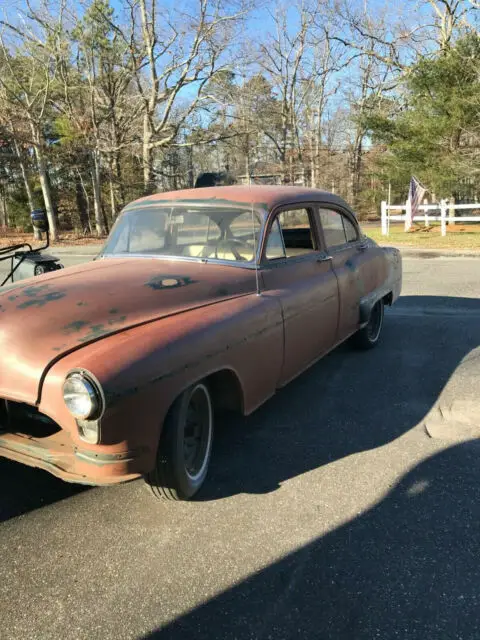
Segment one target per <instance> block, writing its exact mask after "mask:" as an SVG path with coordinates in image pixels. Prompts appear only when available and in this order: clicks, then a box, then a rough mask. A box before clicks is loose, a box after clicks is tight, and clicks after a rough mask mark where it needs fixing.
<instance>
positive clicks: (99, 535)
mask: <svg viewBox="0 0 480 640" xmlns="http://www.w3.org/2000/svg"><path fill="white" fill-rule="evenodd" d="M63 259H64V261H65V262H66V263H67V262H70V260H69V259H68V257H67V256H63ZM82 259H85V258H77V259H75V258H72V259H71V260H72V261H74V260H82ZM404 268H405V284H404V296H403V297H402V298H401V299H400V301H399V302H398V303H397V305H396V307H394V308H393V309H392V310H391V311H390V312H389V313H388V315H387V317H386V323H385V329H384V335H383V341H382V344H381V345H379V347H378V348H377V349H375V350H373V351H371V352H368V353H357V352H354V351H351V350H350V349H349V347H347V346H343V347H340V348H339V349H337V350H336V351H335V352H333V353H332V354H330V355H329V356H328V357H327V358H325V359H324V360H323V361H322V362H320V363H319V364H318V365H316V366H315V367H314V368H313V369H311V370H310V371H309V372H307V373H306V374H304V375H303V376H301V377H300V378H298V379H297V380H296V381H294V382H293V383H291V384H290V385H289V386H288V387H287V388H286V389H284V390H283V391H281V392H280V393H279V394H277V396H276V397H275V398H273V399H272V400H271V401H269V402H268V403H267V404H266V405H264V406H263V407H262V408H261V409H259V410H258V411H257V412H256V413H255V414H254V415H252V416H250V417H249V418H247V419H238V420H234V421H232V422H231V423H229V424H225V425H221V426H220V427H219V428H218V429H217V434H216V442H215V449H214V459H213V466H212V472H211V474H210V477H209V480H208V482H207V485H206V487H205V488H204V490H203V491H202V493H201V495H200V497H199V499H198V500H197V501H195V502H192V503H186V504H171V503H160V502H159V503H156V502H155V501H153V499H152V498H151V497H150V495H149V493H148V492H147V491H146V488H145V487H144V486H143V483H142V482H141V481H138V482H134V483H131V484H128V485H121V486H118V487H114V488H95V489H87V490H85V489H80V488H78V487H75V486H72V485H68V484H64V483H62V482H61V481H59V480H56V479H55V478H53V477H52V476H49V475H48V474H46V473H44V472H42V471H36V470H33V469H29V468H26V467H23V466H21V465H18V464H15V463H13V462H9V461H6V460H0V487H1V491H0V557H1V562H0V623H1V624H0V629H1V630H0V636H1V637H2V639H7V638H12V639H13V638H14V639H16V640H17V639H19V638H29V639H30V638H32V639H33V638H42V639H43V638H55V639H57V638H59V639H60V638H61V639H70V638H75V639H77V638H78V639H80V638H81V639H83V638H85V639H87V638H88V639H91V638H101V639H102V640H108V639H110V638H111V639H115V640H121V639H139V638H145V639H146V638H167V639H174V640H177V639H182V640H183V639H184V638H185V639H190V638H195V639H196V638H200V639H203V638H204V639H205V640H206V639H209V640H212V639H217V638H218V639H222V640H224V639H234V638H235V639H238V640H243V639H247V638H248V639H255V640H256V639H267V638H271V639H273V640H280V639H284V638H285V639H286V638H312V639H313V638H314V639H315V640H323V639H334V640H338V639H342V640H343V639H345V640H347V639H348V640H372V639H374V638H379V639H381V640H389V639H393V638H395V639H398V638H401V639H408V640H416V639H418V640H426V639H435V640H437V639H441V640H447V639H452V640H453V639H455V640H457V639H460V638H461V639H463V640H478V638H480V616H479V611H480V440H478V439H475V437H476V436H477V437H478V436H479V435H480V432H479V425H480V401H479V400H478V397H479V392H480V366H479V363H480V259H443V258H436V259H426V260H424V259H416V258H415V259H405V262H404Z"/></svg>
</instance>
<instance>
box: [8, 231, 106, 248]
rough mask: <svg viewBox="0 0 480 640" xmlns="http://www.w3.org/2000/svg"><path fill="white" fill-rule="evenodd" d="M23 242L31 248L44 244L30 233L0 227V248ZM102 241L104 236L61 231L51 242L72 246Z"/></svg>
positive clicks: (56, 245)
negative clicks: (56, 238)
mask: <svg viewBox="0 0 480 640" xmlns="http://www.w3.org/2000/svg"><path fill="white" fill-rule="evenodd" d="M24 242H28V243H29V244H31V245H32V247H33V248H35V247H41V246H43V245H44V244H45V241H42V242H36V241H35V240H34V239H33V234H32V233H22V232H16V231H12V230H8V231H6V230H5V229H4V228H2V229H0V249H1V248H2V247H7V246H9V245H11V244H22V243H24ZM103 242H105V237H103V238H99V237H97V236H84V235H78V234H76V233H68V232H65V233H61V234H60V237H59V238H58V240H56V241H55V242H52V243H51V244H52V246H55V247H74V246H76V245H86V244H102V243H103Z"/></svg>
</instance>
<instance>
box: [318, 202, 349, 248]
mask: <svg viewBox="0 0 480 640" xmlns="http://www.w3.org/2000/svg"><path fill="white" fill-rule="evenodd" d="M319 215H320V222H321V224H322V228H323V235H324V236H325V243H326V245H327V248H329V249H331V248H332V247H339V246H341V245H343V244H345V243H347V242H355V241H356V240H357V239H358V236H357V230H356V228H355V226H354V225H353V224H352V222H350V220H349V219H348V218H347V217H346V216H344V215H342V214H341V213H339V212H338V211H333V210H332V209H319Z"/></svg>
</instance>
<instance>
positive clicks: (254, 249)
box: [252, 200, 262, 296]
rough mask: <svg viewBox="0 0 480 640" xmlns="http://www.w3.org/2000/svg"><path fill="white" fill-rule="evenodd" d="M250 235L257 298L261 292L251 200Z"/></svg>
mask: <svg viewBox="0 0 480 640" xmlns="http://www.w3.org/2000/svg"><path fill="white" fill-rule="evenodd" d="M252 233H253V259H254V260H255V283H256V287H257V296H261V295H262V292H261V291H260V282H259V279H258V256H257V252H258V247H257V237H256V235H255V214H254V212H253V200H252Z"/></svg>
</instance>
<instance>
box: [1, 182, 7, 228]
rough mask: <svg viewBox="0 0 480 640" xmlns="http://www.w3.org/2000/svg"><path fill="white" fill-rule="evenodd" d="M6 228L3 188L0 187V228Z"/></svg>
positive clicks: (5, 199) (5, 203)
mask: <svg viewBox="0 0 480 640" xmlns="http://www.w3.org/2000/svg"><path fill="white" fill-rule="evenodd" d="M2 227H5V228H6V227H8V211H7V198H6V194H5V187H4V186H3V185H0V228H2Z"/></svg>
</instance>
